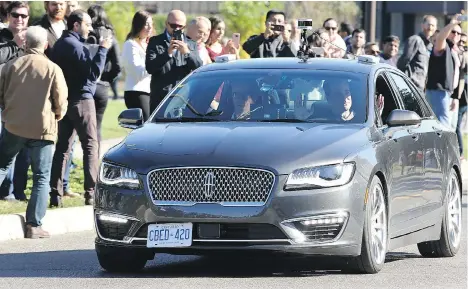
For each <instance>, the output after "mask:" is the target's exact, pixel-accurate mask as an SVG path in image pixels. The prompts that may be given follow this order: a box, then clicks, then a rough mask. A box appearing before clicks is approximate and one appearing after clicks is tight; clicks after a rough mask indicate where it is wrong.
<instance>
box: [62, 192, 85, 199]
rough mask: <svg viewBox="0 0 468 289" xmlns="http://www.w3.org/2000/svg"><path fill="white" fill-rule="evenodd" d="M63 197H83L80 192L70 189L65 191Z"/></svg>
mask: <svg viewBox="0 0 468 289" xmlns="http://www.w3.org/2000/svg"><path fill="white" fill-rule="evenodd" d="M63 197H65V198H66V197H68V198H78V197H81V196H80V194H78V193H75V192H73V191H71V190H69V191H67V192H64V193H63Z"/></svg>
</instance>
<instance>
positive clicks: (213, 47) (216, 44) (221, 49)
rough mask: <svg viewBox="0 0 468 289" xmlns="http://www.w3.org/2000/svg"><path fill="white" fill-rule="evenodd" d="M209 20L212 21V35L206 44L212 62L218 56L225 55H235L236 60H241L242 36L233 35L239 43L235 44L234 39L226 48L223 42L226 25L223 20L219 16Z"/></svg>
mask: <svg viewBox="0 0 468 289" xmlns="http://www.w3.org/2000/svg"><path fill="white" fill-rule="evenodd" d="M209 19H210V21H211V33H210V37H209V38H208V41H207V44H206V49H207V50H208V55H209V56H210V58H211V61H213V62H214V61H215V58H216V56H220V55H225V54H235V55H236V59H240V56H239V47H240V43H239V42H240V35H239V34H238V33H234V34H233V37H235V39H236V42H237V43H234V41H233V39H231V40H229V41H228V43H227V44H226V46H223V45H222V44H221V41H222V40H223V37H224V32H225V30H226V24H225V23H224V21H223V20H222V19H221V18H219V17H217V16H212V17H210V18H209Z"/></svg>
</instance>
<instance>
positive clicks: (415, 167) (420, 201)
mask: <svg viewBox="0 0 468 289" xmlns="http://www.w3.org/2000/svg"><path fill="white" fill-rule="evenodd" d="M387 74H388V76H389V78H390V79H391V81H392V86H393V89H394V90H395V92H396V93H397V94H398V95H399V97H400V99H401V101H402V104H403V109H406V110H410V111H414V112H416V113H417V114H418V115H419V116H420V117H421V118H424V117H425V114H424V113H423V111H422V110H421V107H420V105H419V104H418V100H417V98H416V95H415V93H414V91H413V90H412V88H411V86H410V84H409V83H408V82H407V81H406V77H405V76H404V75H403V74H402V73H399V72H397V71H393V70H390V71H388V72H387ZM405 129H406V130H407V132H408V135H409V137H408V138H405V141H404V145H403V147H402V152H403V154H404V157H405V158H406V164H407V165H408V166H407V167H408V169H407V170H403V171H402V172H401V174H400V177H401V178H402V181H401V188H400V190H401V192H402V194H403V195H402V198H401V199H400V202H399V205H400V214H402V216H401V221H404V222H406V223H407V224H406V226H407V228H408V229H409V231H413V230H417V229H420V227H421V223H420V218H421V216H422V215H423V214H424V211H425V210H424V208H425V207H426V206H431V205H433V195H432V194H431V193H428V192H427V191H426V190H425V186H424V182H425V178H424V155H425V147H424V142H425V139H427V138H428V137H429V134H430V133H431V132H432V131H433V129H432V127H431V126H430V123H428V122H426V121H425V120H424V119H423V120H422V121H421V123H420V124H418V125H412V126H406V127H405ZM403 215H404V216H403Z"/></svg>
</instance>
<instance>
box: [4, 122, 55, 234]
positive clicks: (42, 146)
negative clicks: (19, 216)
mask: <svg viewBox="0 0 468 289" xmlns="http://www.w3.org/2000/svg"><path fill="white" fill-rule="evenodd" d="M23 148H27V149H28V150H29V153H30V154H31V166H32V172H33V188H32V193H31V199H30V200H29V202H28V207H27V209H26V224H28V225H32V226H33V227H37V226H41V225H42V223H41V220H42V219H43V218H44V216H45V213H46V210H47V199H48V198H47V197H48V194H49V191H50V185H49V180H50V172H51V168H52V157H53V151H54V143H53V142H52V141H46V140H33V139H27V138H23V137H20V136H16V135H14V134H12V133H10V132H8V131H7V130H6V129H5V128H4V131H3V133H2V135H1V138H0V182H2V181H3V180H4V179H5V177H6V175H7V173H8V170H9V169H10V167H11V164H12V162H13V159H14V158H15V157H16V155H18V153H19V152H20V151H21V149H23Z"/></svg>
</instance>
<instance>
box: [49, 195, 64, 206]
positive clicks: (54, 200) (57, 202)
mask: <svg viewBox="0 0 468 289" xmlns="http://www.w3.org/2000/svg"><path fill="white" fill-rule="evenodd" d="M54 207H57V208H63V202H62V197H60V196H55V197H50V204H49V208H54Z"/></svg>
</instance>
